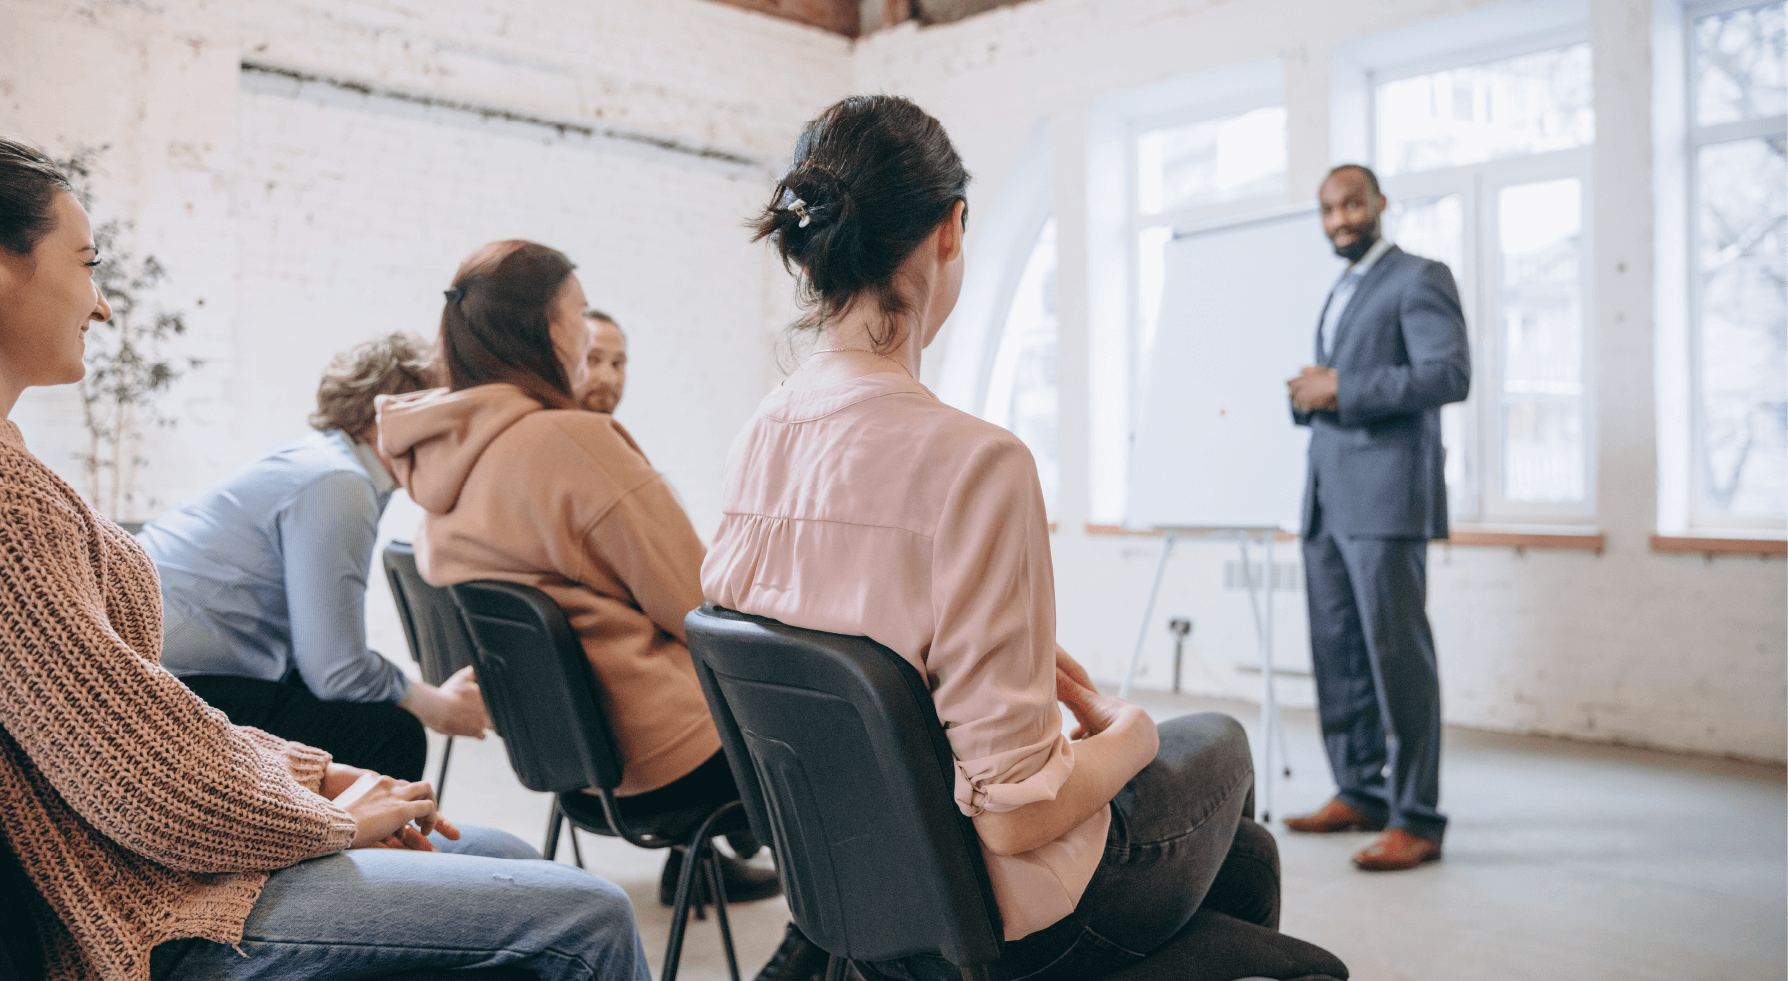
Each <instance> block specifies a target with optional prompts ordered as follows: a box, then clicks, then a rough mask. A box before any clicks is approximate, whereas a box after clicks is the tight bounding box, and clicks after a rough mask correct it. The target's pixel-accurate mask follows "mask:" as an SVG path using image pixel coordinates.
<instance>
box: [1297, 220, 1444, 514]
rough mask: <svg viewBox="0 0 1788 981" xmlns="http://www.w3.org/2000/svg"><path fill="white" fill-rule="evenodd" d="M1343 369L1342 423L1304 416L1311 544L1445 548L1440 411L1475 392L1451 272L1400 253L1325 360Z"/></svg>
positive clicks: (1338, 328)
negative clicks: (1326, 536) (1366, 542)
mask: <svg viewBox="0 0 1788 981" xmlns="http://www.w3.org/2000/svg"><path fill="white" fill-rule="evenodd" d="M1316 359H1317V362H1318V363H1319V364H1322V365H1325V366H1327V367H1332V368H1334V369H1336V371H1337V373H1338V382H1339V386H1338V389H1337V393H1336V394H1337V402H1338V404H1339V408H1338V409H1337V411H1334V412H1300V411H1297V410H1296V409H1294V410H1293V411H1292V418H1293V420H1295V421H1296V422H1297V423H1298V424H1299V425H1303V426H1309V427H1310V429H1311V433H1310V467H1309V473H1308V475H1307V476H1306V477H1305V480H1304V516H1303V523H1304V535H1305V536H1306V537H1308V536H1309V535H1310V534H1311V533H1312V532H1313V531H1314V530H1315V527H1314V525H1315V521H1316V512H1317V509H1318V508H1319V507H1320V508H1321V511H1322V517H1321V523H1322V527H1323V528H1325V529H1327V530H1328V531H1329V532H1331V533H1333V534H1336V535H1342V536H1365V537H1377V538H1424V539H1433V538H1445V537H1447V486H1446V478H1445V474H1444V465H1445V458H1444V456H1443V453H1442V449H1441V443H1440V407H1441V406H1443V405H1445V404H1447V403H1448V402H1458V401H1461V400H1463V399H1464V398H1465V396H1466V394H1467V392H1469V391H1470V389H1471V354H1470V352H1469V351H1468V350H1467V347H1466V338H1465V316H1464V313H1463V311H1462V310H1461V308H1460V305H1459V290H1458V287H1457V286H1455V285H1454V284H1453V274H1452V272H1451V270H1449V269H1447V267H1446V265H1445V264H1444V263H1440V262H1435V261H1433V260H1431V259H1424V258H1422V257H1420V256H1413V255H1410V254H1409V253H1407V252H1404V251H1403V250H1402V249H1399V248H1397V247H1396V246H1392V247H1391V248H1390V249H1389V250H1388V251H1386V252H1385V253H1384V254H1383V255H1382V256H1380V257H1379V259H1378V261H1377V262H1376V263H1374V264H1373V266H1372V268H1371V269H1369V270H1367V271H1366V274H1365V278H1364V279H1363V280H1362V281H1361V282H1360V284H1359V286H1358V287H1357V288H1356V289H1355V290H1354V293H1353V298H1352V299H1351V300H1350V301H1349V302H1348V304H1347V307H1346V309H1345V310H1343V311H1342V314H1341V320H1340V322H1339V323H1337V324H1336V325H1335V335H1334V350H1333V351H1331V352H1328V356H1327V357H1326V358H1325V357H1324V352H1323V350H1322V327H1321V324H1320V323H1318V325H1317V336H1316Z"/></svg>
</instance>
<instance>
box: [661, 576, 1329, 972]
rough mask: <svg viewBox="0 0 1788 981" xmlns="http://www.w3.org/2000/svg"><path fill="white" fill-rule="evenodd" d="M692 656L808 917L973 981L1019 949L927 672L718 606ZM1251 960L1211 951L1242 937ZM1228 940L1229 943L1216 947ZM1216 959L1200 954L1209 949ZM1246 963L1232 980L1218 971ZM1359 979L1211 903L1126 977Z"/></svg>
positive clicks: (748, 794)
mask: <svg viewBox="0 0 1788 981" xmlns="http://www.w3.org/2000/svg"><path fill="white" fill-rule="evenodd" d="M685 624H686V626H687V627H688V636H689V651H690V654H691V655H692V656H693V657H694V659H695V667H696V675H697V677H699V678H700V679H701V684H702V691H703V693H704V694H705V695H706V696H707V699H708V706H709V708H710V709H712V710H713V712H714V719H715V722H716V723H717V724H718V726H719V728H720V738H721V742H722V743H723V744H724V745H725V747H726V752H727V757H728V759H729V760H730V761H731V763H732V768H733V775H734V777H735V779H737V781H738V784H739V791H740V793H741V794H742V796H743V797H744V801H745V807H746V810H747V812H748V813H749V815H750V819H751V824H752V827H753V828H754V829H755V830H756V833H757V835H758V837H759V839H760V840H763V841H768V842H771V843H772V847H773V848H774V850H775V854H776V865H777V868H778V870H779V871H780V872H781V874H782V883H783V889H784V891H785V892H786V894H787V896H788V904H789V908H790V909H791V910H792V911H793V912H794V918H795V923H796V924H797V925H798V926H800V928H801V931H802V932H803V933H805V934H806V935H807V937H808V939H809V940H811V941H813V942H814V943H815V944H817V945H818V946H819V947H820V948H822V949H823V950H825V951H827V952H828V953H829V954H831V955H832V962H831V965H830V968H829V970H828V978H830V979H839V978H843V977H845V976H846V970H845V968H846V964H847V963H848V964H850V965H852V966H855V967H856V968H857V969H858V970H859V971H861V972H862V973H863V975H864V976H865V977H868V978H875V977H878V975H876V974H875V972H874V971H873V970H872V969H870V968H869V967H867V966H866V965H864V964H863V963H861V962H864V961H886V960H895V959H898V958H901V957H906V956H909V955H913V954H924V953H932V954H939V955H941V956H943V957H944V958H945V959H947V960H949V961H950V962H951V963H953V964H955V965H957V966H958V967H960V968H961V970H962V976H963V978H965V979H967V981H980V979H983V978H985V977H987V976H988V971H987V967H988V965H990V964H992V963H993V962H994V961H997V960H998V959H999V957H1000V954H1001V950H1002V943H1001V937H1002V936H1003V933H1002V930H1001V926H1000V916H999V910H998V908H997V907H996V906H995V905H994V900H993V890H992V888H991V887H990V886H989V884H988V880H987V869H986V867H985V865H984V864H983V862H982V857H981V847H980V839H979V837H978V836H977V835H976V833H975V829H974V824H973V822H972V821H970V820H969V819H968V818H966V817H964V816H963V815H962V813H961V811H960V810H958V809H957V807H956V804H955V802H954V800H953V798H952V788H953V785H954V779H953V773H954V764H953V761H952V757H951V753H950V747H949V743H948V742H947V741H946V740H945V738H944V731H943V726H942V725H941V724H940V723H939V722H938V718H937V709H936V706H935V705H934V704H933V703H932V700H931V692H930V689H929V688H928V687H927V686H926V684H925V679H924V678H923V677H922V676H920V674H919V672H918V671H916V670H915V669H914V668H913V666H912V665H911V664H908V663H907V661H906V660H905V659H904V658H902V657H900V656H899V655H898V654H895V653H894V652H893V651H890V650H888V649H887V648H885V647H883V646H881V645H880V644H877V643H875V642H874V641H872V640H869V639H868V638H866V637H846V636H841V635H839V634H830V633H822V632H820V631H816V630H802V629H798V628H795V627H790V626H787V625H785V624H781V623H778V622H776V621H774V620H768V619H765V618H762V617H753V616H746V615H744V614H740V613H735V612H732V611H730V610H723V609H719V608H717V607H714V606H712V605H708V606H703V607H702V608H701V609H699V610H696V611H694V612H692V613H690V614H689V616H688V618H687V619H686V621H685ZM1238 941H1245V942H1246V944H1248V945H1251V946H1250V947H1249V948H1248V949H1249V950H1250V951H1252V954H1251V956H1249V957H1246V958H1242V957H1234V956H1229V957H1221V958H1213V957H1210V956H1208V955H1209V954H1211V953H1212V952H1213V951H1216V950H1226V949H1227V947H1228V946H1230V945H1233V944H1234V943H1235V942H1238ZM1210 944H1218V945H1220V946H1217V947H1212V946H1209V945H1210ZM1200 950H1201V951H1202V952H1203V953H1204V954H1205V955H1207V956H1202V957H1201V956H1197V952H1198V951H1200ZM1217 961H1228V962H1229V964H1227V965H1224V966H1222V967H1219V968H1217V970H1218V971H1222V972H1228V973H1214V972H1213V970H1212V968H1211V967H1210V966H1209V965H1210V964H1212V963H1214V962H1217ZM1259 974H1271V975H1272V976H1273V977H1276V978H1303V977H1323V976H1328V977H1334V978H1345V977H1346V976H1347V969H1346V968H1345V967H1344V966H1343V965H1342V964H1341V962H1340V961H1339V960H1337V959H1336V958H1335V957H1334V956H1333V955H1330V954H1329V953H1328V952H1327V951H1324V950H1322V949H1321V948H1319V947H1315V946H1313V945H1311V944H1307V943H1304V942H1303V941H1300V940H1296V939H1294V938H1291V937H1285V936H1283V935H1282V934H1279V933H1277V932H1276V931H1270V930H1267V929H1266V928H1264V927H1258V926H1255V925H1254V924H1251V923H1245V922H1243V921H1240V920H1235V919H1233V918H1231V917H1227V916H1224V915H1223V914H1221V913H1212V912H1209V911H1201V912H1200V913H1199V914H1197V915H1196V916H1194V917H1193V919H1192V922H1191V923H1189V924H1188V925H1187V927H1186V929H1184V930H1182V931H1181V933H1180V935H1179V936H1177V937H1175V938H1174V939H1173V940H1171V941H1169V942H1168V944H1167V945H1165V946H1164V947H1163V948H1161V949H1160V950H1157V951H1156V952H1155V953H1154V954H1152V955H1150V957H1149V958H1148V959H1147V960H1146V961H1144V962H1142V963H1141V964H1137V965H1134V966H1132V967H1130V968H1126V969H1125V970H1123V971H1121V972H1118V973H1117V974H1114V975H1112V976H1111V977H1112V979H1113V981H1116V979H1119V978H1121V979H1123V981H1165V979H1168V978H1172V979H1174V981H1234V979H1236V978H1239V977H1243V976H1247V975H1259Z"/></svg>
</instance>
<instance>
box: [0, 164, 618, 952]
mask: <svg viewBox="0 0 1788 981" xmlns="http://www.w3.org/2000/svg"><path fill="white" fill-rule="evenodd" d="M100 261H101V257H100V255H99V250H98V249H97V248H96V247H95V242H94V238H93V234H92V228H91V225H90V224H89V222H88V218H87V212H86V211H85V209H83V208H82V207H81V204H80V202H79V201H77V200H76V199H75V196H74V194H73V193H71V188H70V186H69V183H68V180H67V178H65V177H64V176H63V175H62V174H61V173H60V172H58V171H57V170H56V168H55V166H54V165H53V164H52V163H51V162H50V161H49V160H47V159H46V158H45V157H44V156H43V154H42V153H40V152H38V151H36V150H34V149H33V148H31V147H28V146H25V145H23V144H20V143H15V142H12V141H10V140H5V139H0V416H5V415H10V414H11V412H12V409H13V406H14V405H15V404H16V403H17V401H18V399H19V396H20V394H21V393H22V392H23V391H24V390H25V389H26V388H30V387H33V386H40V385H66V384H71V383H73V382H76V381H79V380H80V379H81V377H82V376H83V375H84V374H85V371H86V367H85V365H84V364H83V360H82V355H83V346H84V336H85V334H86V331H87V328H88V326H89V324H90V323H91V322H94V321H104V320H106V319H108V318H109V317H110V316H111V309H110V307H108V306H107V303H106V299H105V297H104V296H103V295H102V294H101V291H100V289H99V288H98V284H96V283H95V282H94V278H93V270H94V268H95V267H97V266H99V264H100ZM161 613H162V604H161V590H160V587H159V585H158V583H157V581H156V574H155V566H154V565H153V564H152V563H151V562H150V561H149V557H148V555H146V554H145V553H144V552H143V550H142V548H141V547H139V546H138V545H137V544H136V541H135V540H134V539H132V538H131V536H129V535H127V534H125V533H124V532H123V531H122V530H120V529H119V528H118V526H117V525H115V524H113V523H112V522H110V521H108V520H106V519H105V518H103V517H101V516H100V515H99V514H97V513H95V512H94V511H93V509H92V508H90V507H88V506H87V504H86V502H84V501H83V500H81V497H80V495H79V494H77V493H76V492H75V490H74V489H73V488H71V487H70V486H68V484H67V483H65V482H64V481H63V480H62V479H61V478H59V477H58V476H57V475H56V474H55V472H53V471H52V470H50V468H49V467H47V466H45V465H44V464H43V462H42V461H41V460H39V459H37V457H35V456H33V455H32V454H31V452H30V451H29V450H27V449H26V448H25V442H24V437H23V435H22V434H21V433H20V431H19V428H18V427H17V426H16V425H14V424H13V423H12V422H11V421H10V420H5V419H0V963H4V961H5V960H8V959H10V960H12V961H13V962H15V963H14V966H15V968H16V969H17V973H19V974H20V975H21V976H23V977H45V976H47V977H49V978H52V979H57V981H60V979H74V978H98V979H102V981H147V979H151V978H153V979H154V981H180V979H186V978H197V977H203V978H227V979H250V978H257V979H258V978H293V977H343V978H345V977H373V976H378V975H381V974H387V973H397V972H400V971H409V970H419V969H446V968H454V967H480V966H498V965H514V966H518V967H522V968H525V969H527V970H530V971H532V972H533V973H535V974H537V975H538V976H539V977H541V978H556V979H563V981H587V979H589V978H592V977H600V978H605V979H607V978H617V977H625V978H631V979H633V981H650V974H649V972H648V970H647V966H646V959H645V955H644V952H643V951H642V950H641V949H640V942H639V932H638V931H637V930H636V929H635V928H634V923H633V915H632V909H631V907H629V905H628V903H627V897H626V895H625V894H624V893H622V892H621V891H620V890H619V889H618V888H616V887H615V886H614V885H613V884H611V883H607V882H604V881H602V880H601V879H598V878H596V877H594V876H592V875H589V874H587V873H585V872H583V871H581V870H579V869H574V868H568V867H566V866H563V865H558V864H555V863H550V862H541V861H504V860H503V859H504V858H522V857H525V858H535V857H537V856H535V855H534V853H533V851H532V850H531V849H529V848H528V847H527V846H526V845H524V844H522V843H521V842H520V841H517V840H515V839H514V838H512V837H510V836H508V835H505V834H502V833H500V832H480V831H475V830H474V829H471V828H468V829H466V834H465V835H464V836H463V837H462V836H461V835H460V834H459V832H458V831H457V830H455V829H454V828H453V826H452V825H450V824H447V823H446V822H445V821H444V820H442V819H441V817H440V815H439V814H438V813H437V812H436V810H435V802H434V793H433V791H432V790H431V789H430V788H429V785H428V784H426V783H408V782H405V781H401V780H395V779H393V778H391V777H388V776H380V775H378V774H374V773H369V772H367V771H364V770H359V769H356V768H354V767H347V766H341V765H339V764H336V763H333V762H331V760H330V758H329V754H327V753H324V752H322V751H320V750H317V749H314V748H312V747H309V746H304V745H301V744H299V743H294V742H289V741H287V740H284V739H280V738H278V737H275V736H272V735H269V734H267V733H265V732H262V731H260V730H258V729H252V728H248V727H246V726H236V725H231V724H230V721H229V720H228V719H226V718H225V717H224V715H223V713H221V712H218V711H217V710H215V709H213V708H211V707H210V706H208V705H206V704H205V703H204V702H203V701H201V700H199V698H198V697H197V696H196V695H194V694H193V693H192V692H191V691H190V690H188V689H187V688H186V687H185V686H183V685H181V684H180V682H179V681H178V680H176V679H175V678H174V676H173V675H170V674H169V673H168V672H167V671H165V670H163V669H162V668H161V666H160V664H159V663H158V661H159V659H160V656H161V639H162V630H161V626H162V625H161ZM430 831H438V832H444V833H445V835H446V837H442V836H441V834H439V833H436V834H429V835H428V837H424V834H425V833H427V832H430ZM449 838H453V839H458V840H457V841H453V842H449V840H448V839H449ZM437 848H439V849H440V850H442V851H455V852H459V854H446V855H424V854H418V853H419V852H423V851H429V852H432V851H435V850H436V849H437ZM366 910H377V911H378V912H377V915H376V916H366V915H362V912H363V911H366ZM20 961H22V962H23V963H17V962H20Z"/></svg>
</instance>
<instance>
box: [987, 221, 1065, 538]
mask: <svg viewBox="0 0 1788 981" xmlns="http://www.w3.org/2000/svg"><path fill="white" fill-rule="evenodd" d="M1055 260H1056V248H1055V218H1054V217H1051V218H1050V219H1049V220H1048V221H1046V222H1044V223H1043V230H1042V231H1041V232H1039V233H1038V234H1037V241H1036V244H1035V245H1034V246H1032V247H1031V254H1030V257H1029V258H1028V259H1026V260H1025V264H1024V272H1023V273H1022V274H1021V275H1020V276H1019V278H1018V287H1017V289H1015V290H1014V291H1013V293H1012V304H1011V306H1010V307H1009V308H1008V309H1007V311H1006V324H1005V329H1004V331H1002V333H1001V334H1000V344H999V350H998V352H997V353H996V354H995V355H994V359H993V373H992V375H991V376H990V377H989V379H988V384H987V406H986V409H985V411H984V412H983V413H982V415H983V417H985V418H986V419H987V420H988V421H989V422H992V423H994V424H995V425H1000V426H1004V427H1006V428H1007V429H1010V430H1011V431H1012V433H1013V434H1014V435H1016V436H1017V437H1018V438H1019V439H1021V440H1023V441H1024V445H1025V446H1027V447H1029V448H1030V451H1031V456H1032V457H1034V458H1036V461H1037V478H1038V479H1039V480H1040V481H1041V482H1042V484H1043V502H1044V504H1045V506H1046V507H1047V508H1048V509H1049V511H1050V512H1051V513H1054V511H1055V508H1056V503H1057V500H1058V498H1059V495H1060V492H1061V484H1062V468H1061V452H1060V448H1059V446H1060V441H1059V439H1058V436H1057V428H1058V424H1057V419H1058V417H1059V414H1058V412H1057V405H1058V401H1059V400H1058V396H1057V390H1056V340H1057V331H1056V313H1055Z"/></svg>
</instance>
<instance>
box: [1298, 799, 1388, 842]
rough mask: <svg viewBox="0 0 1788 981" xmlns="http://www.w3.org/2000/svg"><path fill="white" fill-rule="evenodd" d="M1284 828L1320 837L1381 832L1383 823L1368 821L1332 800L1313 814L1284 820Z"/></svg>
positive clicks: (1362, 815) (1351, 809)
mask: <svg viewBox="0 0 1788 981" xmlns="http://www.w3.org/2000/svg"><path fill="white" fill-rule="evenodd" d="M1285 827H1286V828H1287V829H1288V830H1291V831H1302V832H1303V833H1305V834H1312V835H1322V834H1328V833H1330V832H1333V831H1383V830H1384V822H1383V821H1373V820H1370V819H1368V818H1367V817H1366V815H1364V814H1361V813H1360V812H1359V811H1356V810H1354V809H1353V808H1351V807H1348V806H1347V805H1346V804H1343V803H1341V802H1340V801H1338V800H1332V801H1329V802H1328V803H1327V804H1324V805H1322V806H1321V807H1319V808H1317V809H1316V813H1314V814H1306V815H1304V816H1303V817H1289V818H1286V819H1285Z"/></svg>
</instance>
